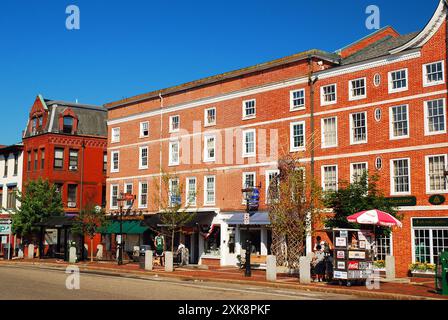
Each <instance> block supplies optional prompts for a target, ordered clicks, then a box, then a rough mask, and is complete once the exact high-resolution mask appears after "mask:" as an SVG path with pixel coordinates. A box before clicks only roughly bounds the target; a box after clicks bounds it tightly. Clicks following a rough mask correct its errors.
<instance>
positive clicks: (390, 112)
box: [389, 104, 411, 140]
mask: <svg viewBox="0 0 448 320" xmlns="http://www.w3.org/2000/svg"><path fill="white" fill-rule="evenodd" d="M398 107H406V118H407V125H408V134H407V135H405V136H394V123H393V118H394V114H393V111H392V110H393V109H394V108H398ZM410 122H411V121H410V119H409V105H408V104H402V105H398V106H392V107H389V139H390V140H401V139H408V138H409V134H410V131H411V128H410Z"/></svg>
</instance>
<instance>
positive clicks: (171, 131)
mask: <svg viewBox="0 0 448 320" xmlns="http://www.w3.org/2000/svg"><path fill="white" fill-rule="evenodd" d="M174 118H178V119H179V122H178V123H179V126H178V128H177V129H173V119H174ZM179 130H180V115H178V114H176V115H174V116H170V128H169V132H170V133H174V132H179Z"/></svg>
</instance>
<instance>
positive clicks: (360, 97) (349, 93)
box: [348, 77, 367, 101]
mask: <svg viewBox="0 0 448 320" xmlns="http://www.w3.org/2000/svg"><path fill="white" fill-rule="evenodd" d="M357 80H364V95H362V96H354V95H353V82H354V81H357ZM348 88H349V91H348V100H349V101H356V100H361V99H365V98H367V78H366V77H364V78H357V79H352V80H350V81H349V82H348Z"/></svg>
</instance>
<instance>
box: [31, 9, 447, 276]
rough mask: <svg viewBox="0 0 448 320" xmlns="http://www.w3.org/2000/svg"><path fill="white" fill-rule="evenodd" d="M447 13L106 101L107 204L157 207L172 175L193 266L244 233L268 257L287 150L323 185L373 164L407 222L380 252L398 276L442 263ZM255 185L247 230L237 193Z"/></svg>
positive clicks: (226, 257)
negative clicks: (256, 208)
mask: <svg viewBox="0 0 448 320" xmlns="http://www.w3.org/2000/svg"><path fill="white" fill-rule="evenodd" d="M446 19H447V8H446V3H445V1H440V3H439V5H438V7H437V9H436V11H435V13H434V16H433V17H432V18H431V20H430V21H429V23H428V24H427V25H426V26H425V27H424V28H423V30H421V31H418V32H415V33H412V34H407V35H400V34H399V33H398V32H396V31H395V30H394V29H393V28H391V27H386V28H383V29H381V30H378V31H377V32H375V33H373V34H371V35H369V36H367V37H365V38H363V39H361V40H359V41H357V42H355V43H353V44H351V45H349V46H347V47H345V48H343V49H341V50H339V51H337V52H335V53H329V52H324V51H320V50H311V51H307V52H303V53H299V54H296V55H293V56H289V57H285V58H282V59H279V60H275V61H271V62H267V63H263V64H259V65H255V66H253V67H249V68H245V69H241V70H237V71H233V72H228V73H225V74H222V75H217V76H213V77H209V78H205V79H201V80H198V81H194V82H190V83H186V84H183V85H180V86H176V87H171V88H167V89H162V90H157V91H154V92H150V93H146V94H142V95H140V96H136V97H132V98H128V99H124V100H121V101H116V102H112V103H109V104H107V105H106V108H107V109H108V137H109V140H108V157H109V160H110V165H109V169H108V175H109V178H108V180H107V194H108V210H109V211H114V210H117V208H118V203H117V197H118V194H119V193H120V192H123V191H124V192H126V191H127V192H132V193H134V194H136V195H137V201H136V202H135V203H134V208H133V209H134V210H136V211H141V212H142V213H143V214H145V215H148V216H150V215H151V214H154V213H156V212H157V211H158V208H157V207H155V205H154V203H153V202H152V201H151V195H152V194H154V192H156V191H155V190H156V188H155V185H156V184H157V182H158V181H159V179H160V172H161V170H164V171H168V172H176V173H177V175H178V176H179V180H176V181H172V182H171V188H177V187H178V186H179V185H180V184H182V185H184V187H185V188H184V189H185V194H184V195H183V197H182V201H183V202H184V203H187V202H188V204H189V207H190V209H189V210H192V211H198V212H203V213H204V215H203V216H202V217H205V218H203V219H202V221H198V222H197V226H198V228H197V233H193V234H190V235H187V236H186V237H188V239H187V238H186V240H187V243H188V244H189V246H190V251H192V253H193V260H200V261H201V262H202V263H213V262H215V263H220V264H221V265H233V264H235V263H236V261H237V255H238V254H239V253H240V252H241V251H240V250H241V245H240V244H241V243H242V242H243V241H244V239H247V238H250V239H252V241H253V243H254V244H255V250H256V251H257V252H258V253H259V254H260V255H266V254H268V253H269V246H270V240H269V239H270V235H269V228H268V227H266V225H267V224H269V221H267V220H268V219H267V214H266V212H265V211H266V203H267V201H268V199H267V197H266V192H265V189H266V186H267V185H268V184H269V181H270V179H271V178H272V177H273V176H274V175H275V173H276V172H277V170H278V163H277V160H278V159H279V158H281V157H282V156H284V155H285V154H290V153H292V154H296V155H298V157H299V158H300V162H301V163H302V164H303V167H304V170H305V172H306V177H307V179H308V177H309V179H315V180H316V181H319V183H320V184H321V185H322V188H323V190H324V191H327V190H335V189H337V188H338V185H339V184H340V183H341V182H342V181H351V180H353V179H356V177H358V176H359V175H360V173H362V172H364V171H369V172H371V173H373V172H377V173H378V174H379V175H380V181H379V185H380V187H381V189H382V191H383V193H384V194H385V195H386V196H388V197H391V198H393V199H394V201H396V203H397V204H398V205H399V210H400V212H401V213H402V214H403V216H404V219H403V228H402V229H399V230H394V232H393V234H392V236H391V237H390V238H384V239H380V240H379V242H378V248H379V256H380V257H384V256H385V255H386V254H393V255H394V256H395V257H396V259H397V271H398V273H399V275H403V274H405V273H407V271H408V264H410V263H411V262H415V261H422V262H429V263H434V262H435V261H436V259H437V254H438V252H440V251H441V250H446V249H448V205H447V203H446V202H444V195H445V196H446V194H447V193H448V189H447V183H446V177H445V168H446V167H447V164H448V159H447V153H448V152H447V151H448V136H447V130H446V125H447V123H446V116H447V107H446V97H447V84H446V58H447V56H446V54H447V41H446V39H447V21H446ZM26 150H27V149H26ZM31 159H32V158H31ZM260 183H261V187H262V191H263V192H261V201H260V203H261V207H260V212H259V214H258V215H257V218H256V221H255V222H253V223H254V226H253V227H252V228H251V231H249V232H248V231H246V229H245V228H244V229H243V228H240V226H241V225H242V223H243V222H242V220H241V214H238V213H239V212H242V211H244V208H245V207H244V202H243V197H242V194H241V189H242V186H258V185H259V184H260ZM251 223H252V222H251ZM309 244H310V243H309ZM309 247H310V246H309Z"/></svg>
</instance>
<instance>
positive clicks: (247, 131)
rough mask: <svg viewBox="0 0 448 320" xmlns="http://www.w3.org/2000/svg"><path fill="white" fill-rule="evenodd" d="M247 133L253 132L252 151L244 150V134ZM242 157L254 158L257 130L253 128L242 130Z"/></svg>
mask: <svg viewBox="0 0 448 320" xmlns="http://www.w3.org/2000/svg"><path fill="white" fill-rule="evenodd" d="M249 133H253V134H254V151H253V152H250V153H248V152H246V135H247V134H249ZM242 144H243V158H254V157H256V154H257V131H256V130H255V129H249V130H244V131H243V143H242Z"/></svg>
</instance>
